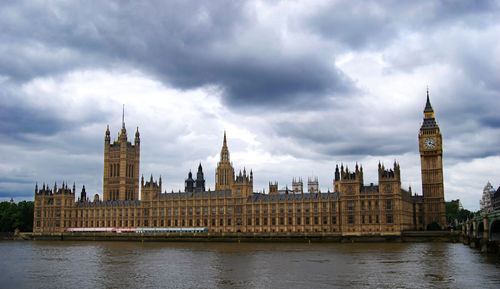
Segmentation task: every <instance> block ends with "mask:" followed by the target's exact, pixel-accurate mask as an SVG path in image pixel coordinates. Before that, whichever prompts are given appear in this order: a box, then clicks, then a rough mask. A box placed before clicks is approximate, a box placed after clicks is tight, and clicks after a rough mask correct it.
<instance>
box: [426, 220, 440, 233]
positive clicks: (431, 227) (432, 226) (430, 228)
mask: <svg viewBox="0 0 500 289" xmlns="http://www.w3.org/2000/svg"><path fill="white" fill-rule="evenodd" d="M440 230H441V226H440V225H439V223H438V222H436V221H434V222H431V223H429V225H427V231H440Z"/></svg>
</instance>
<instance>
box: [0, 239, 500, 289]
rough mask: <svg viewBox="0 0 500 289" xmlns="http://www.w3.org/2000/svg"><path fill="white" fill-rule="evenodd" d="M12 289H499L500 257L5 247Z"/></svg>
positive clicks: (351, 249) (453, 249)
mask: <svg viewBox="0 0 500 289" xmlns="http://www.w3.org/2000/svg"><path fill="white" fill-rule="evenodd" d="M0 252H2V258H1V260H0V269H1V270H0V287H2V288H3V287H5V288H12V287H16V288H31V287H36V288H75V287H78V288H81V287H84V288H91V287H93V288H136V287H141V288H331V287H337V288H339V287H356V288H368V287H370V288H372V287H379V288H393V287H399V288H417V287H439V288H441V287H458V288H471V287H481V288H498V286H499V285H500V277H499V274H498V272H499V271H498V269H499V267H500V262H499V260H498V257H497V256H491V255H484V254H480V253H479V251H477V250H473V249H470V248H468V247H466V246H464V245H462V244H446V243H418V244H410V243H376V244H373V243H355V244H337V243H334V244H311V245H308V244H302V243H295V244H289V243H241V244H237V243H138V242H135V243H134V242H42V241H37V242H0Z"/></svg>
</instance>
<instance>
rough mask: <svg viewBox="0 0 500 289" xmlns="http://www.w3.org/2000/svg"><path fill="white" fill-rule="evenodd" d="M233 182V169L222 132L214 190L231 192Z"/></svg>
mask: <svg viewBox="0 0 500 289" xmlns="http://www.w3.org/2000/svg"><path fill="white" fill-rule="evenodd" d="M233 182H234V169H233V166H232V164H231V162H230V161H229V150H228V148H227V142H226V132H225V131H224V141H223V143H222V149H221V152H220V161H219V163H218V164H217V171H216V173H215V190H216V191H218V190H231V189H232V188H233Z"/></svg>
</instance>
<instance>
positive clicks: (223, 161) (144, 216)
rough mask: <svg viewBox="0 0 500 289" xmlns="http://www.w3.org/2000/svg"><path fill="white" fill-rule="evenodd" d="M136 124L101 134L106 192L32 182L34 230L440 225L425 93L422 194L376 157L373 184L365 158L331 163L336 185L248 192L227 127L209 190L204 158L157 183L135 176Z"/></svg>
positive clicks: (438, 171)
mask: <svg viewBox="0 0 500 289" xmlns="http://www.w3.org/2000/svg"><path fill="white" fill-rule="evenodd" d="M139 145H140V139H139V131H138V130H137V132H136V135H135V142H134V145H132V144H131V143H130V142H128V141H127V134H126V129H125V125H124V123H123V125H122V129H121V132H120V135H119V137H118V140H117V141H115V142H114V143H113V144H111V143H110V137H109V128H108V129H107V131H106V136H105V148H104V185H103V200H99V196H98V195H95V196H94V199H93V200H90V199H89V198H87V196H86V192H85V187H83V189H82V191H81V193H80V197H79V198H78V200H77V201H75V195H76V192H75V185H73V187H72V188H69V187H68V185H67V184H62V186H61V187H57V184H55V185H54V187H53V188H49V186H47V185H43V187H41V188H40V189H39V188H38V186H36V188H35V216H34V231H35V232H37V233H59V232H63V231H65V230H66V229H67V228H70V227H71V228H75V227H76V228H109V227H114V228H136V227H172V228H179V227H205V228H208V230H209V231H210V232H297V233H299V232H340V233H342V234H343V235H371V234H400V233H401V231H404V230H421V229H424V228H425V227H426V226H427V225H428V224H429V223H431V222H434V221H435V222H438V223H439V224H441V225H442V226H443V225H445V219H444V214H445V211H444V210H445V209H444V189H443V174H442V170H443V169H442V158H441V157H442V138H441V134H440V132H439V127H438V126H437V123H436V122H435V119H434V112H433V110H432V107H431V105H430V101H429V97H428V95H427V104H426V107H425V110H424V122H423V124H422V128H421V130H420V134H419V145H420V155H421V160H422V162H421V163H422V191H423V196H417V195H412V193H411V189H409V190H405V189H403V188H401V173H400V166H399V164H398V163H396V162H394V164H393V165H392V167H391V168H386V167H385V166H384V165H382V164H380V163H379V165H378V185H374V184H370V185H364V182H363V167H361V166H358V165H357V164H356V166H355V168H354V170H353V171H350V170H349V169H348V168H347V167H344V166H343V165H341V167H340V169H339V167H338V166H337V167H336V169H335V174H334V178H333V192H330V191H328V192H320V191H313V192H307V193H304V192H303V191H302V190H291V191H288V190H285V191H279V190H278V184H277V183H269V193H268V194H264V193H255V192H254V191H253V172H252V171H250V172H249V173H247V172H246V170H245V169H244V170H243V172H241V171H240V173H239V174H235V171H234V168H233V164H232V163H231V162H230V156H229V149H228V146H227V141H226V134H225V133H224V139H223V144H222V149H221V153H220V161H219V163H218V165H217V170H216V175H215V190H213V191H211V190H208V191H206V190H205V180H204V177H203V171H202V167H201V164H200V166H199V167H198V173H197V179H196V181H195V180H193V179H192V174H191V172H190V173H189V175H188V178H187V179H186V183H185V184H186V187H185V191H184V192H178V193H174V192H172V193H166V192H162V180H161V177H160V178H159V179H158V180H154V179H153V176H151V177H150V178H149V180H147V181H144V177H142V178H141V182H140V193H141V198H140V200H139V177H138V175H139Z"/></svg>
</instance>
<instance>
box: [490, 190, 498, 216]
mask: <svg viewBox="0 0 500 289" xmlns="http://www.w3.org/2000/svg"><path fill="white" fill-rule="evenodd" d="M491 206H492V207H493V211H500V187H498V189H497V190H496V192H495V194H493V197H492V198H491Z"/></svg>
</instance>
